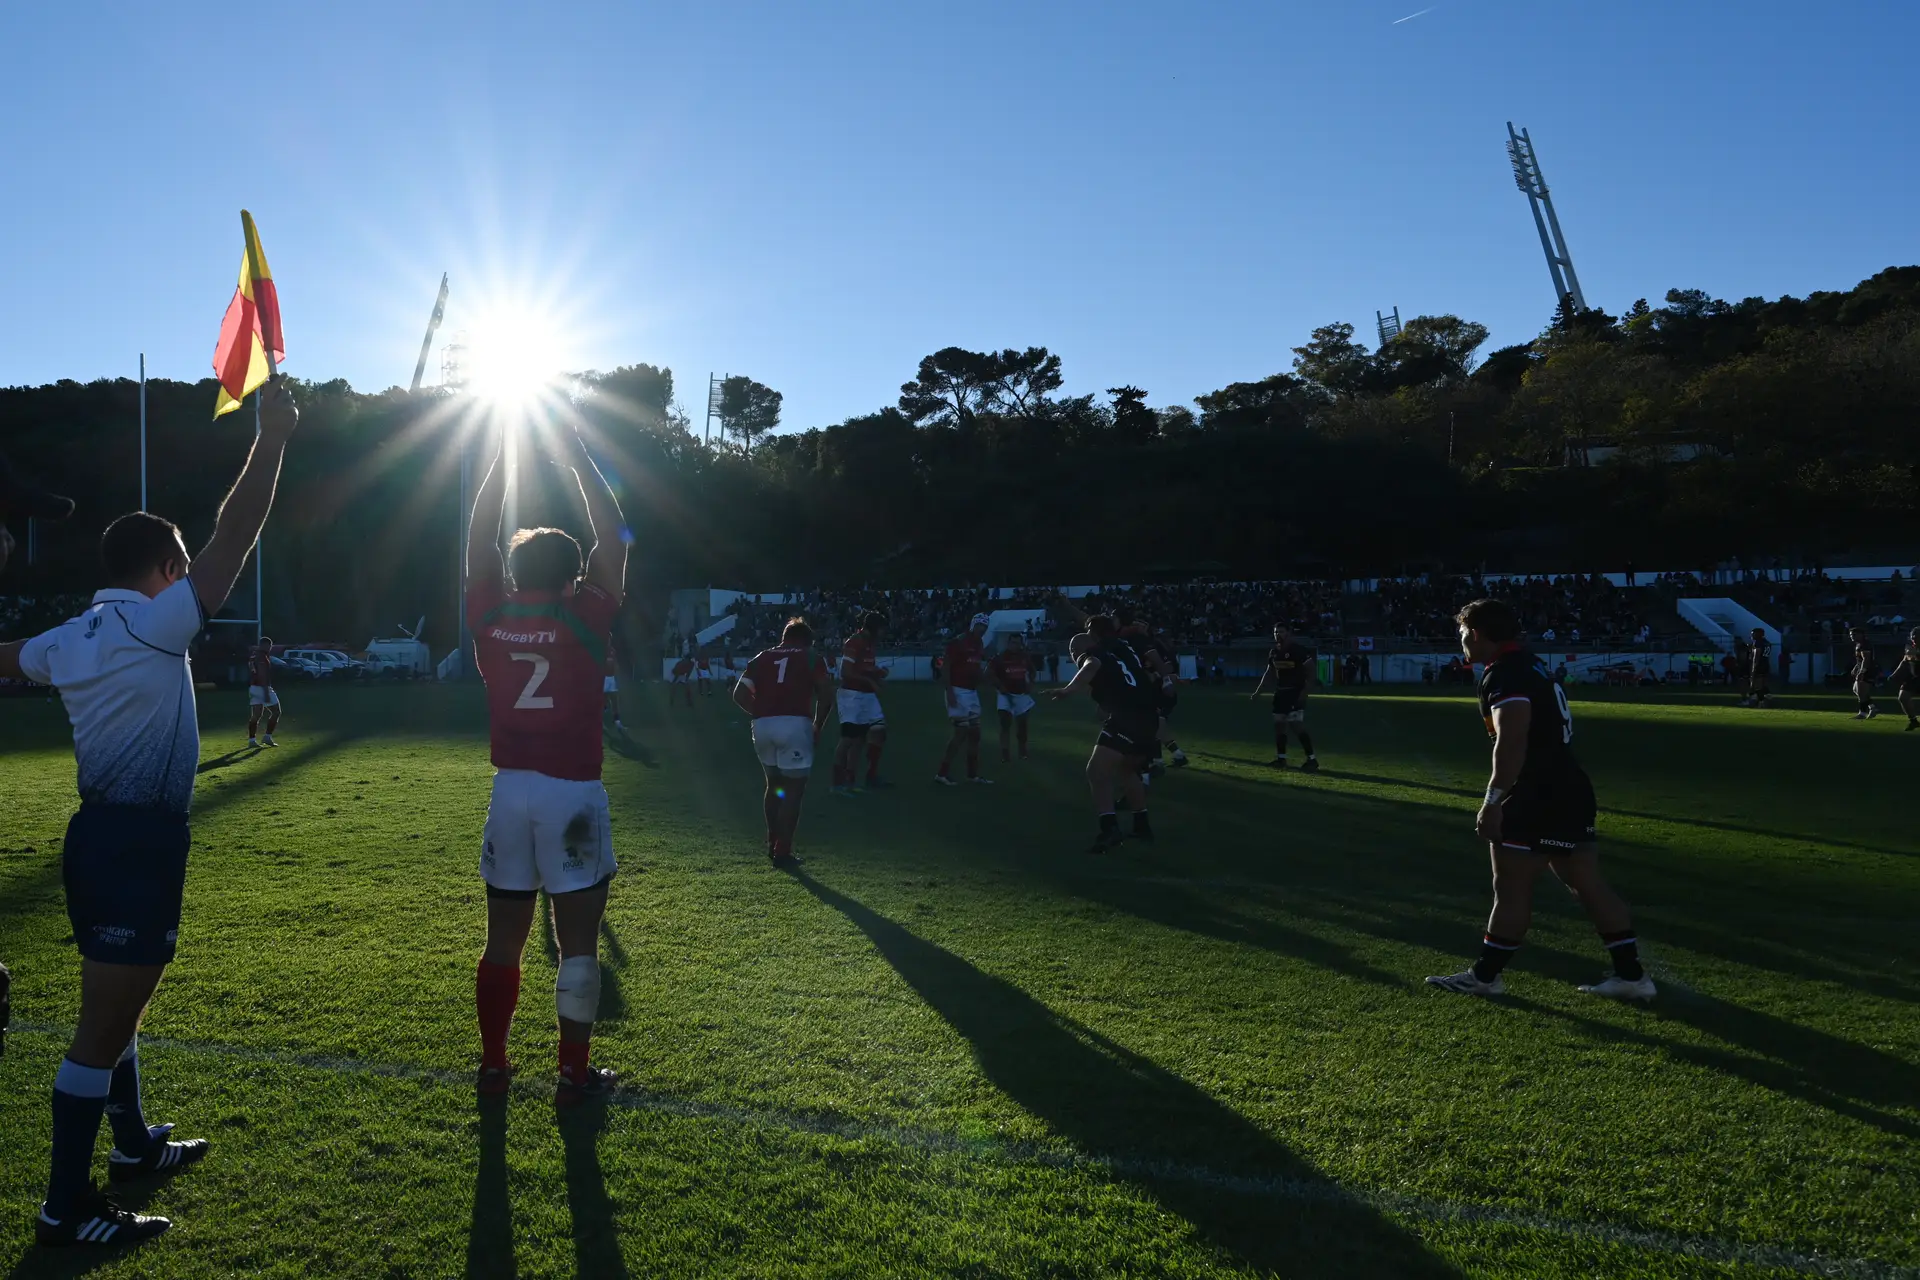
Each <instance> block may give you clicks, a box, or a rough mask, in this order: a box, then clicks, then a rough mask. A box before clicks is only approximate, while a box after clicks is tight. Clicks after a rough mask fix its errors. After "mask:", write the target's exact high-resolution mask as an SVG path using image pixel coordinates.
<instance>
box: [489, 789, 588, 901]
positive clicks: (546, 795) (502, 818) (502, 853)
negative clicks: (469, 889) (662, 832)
mask: <svg viewBox="0 0 1920 1280" xmlns="http://www.w3.org/2000/svg"><path fill="white" fill-rule="evenodd" d="M482 840H483V843H482V845H481V852H480V878H481V879H483V880H485V881H486V882H487V883H488V884H490V885H492V886H493V887H494V888H496V889H513V890H516V891H525V890H529V889H545V890H546V891H547V892H548V893H572V892H573V891H574V890H576V889H590V888H592V887H593V886H594V885H596V884H598V883H600V881H602V880H604V879H606V878H607V877H608V876H610V875H612V874H613V873H614V871H615V869H616V868H615V865H614V861H613V828H612V827H611V826H610V825H609V823H608V820H607V789H606V788H605V787H603V786H601V785H600V783H599V782H597V781H595V782H581V781H578V780H575V779H570V778H550V777H548V776H547V775H546V774H544V773H535V772H533V771H532V770H531V769H501V770H499V771H498V772H496V773H495V774H494V775H493V796H492V798H491V799H489V800H488V801H487V825H486V828H485V830H484V833H483V835H482Z"/></svg>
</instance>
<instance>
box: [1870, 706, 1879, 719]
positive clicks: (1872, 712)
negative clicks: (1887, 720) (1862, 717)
mask: <svg viewBox="0 0 1920 1280" xmlns="http://www.w3.org/2000/svg"><path fill="white" fill-rule="evenodd" d="M1879 715H1880V708H1878V707H1868V708H1867V719H1869V720H1873V719H1876V718H1878V716H1879Z"/></svg>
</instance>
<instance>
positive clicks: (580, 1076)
mask: <svg viewBox="0 0 1920 1280" xmlns="http://www.w3.org/2000/svg"><path fill="white" fill-rule="evenodd" d="M591 1047H592V1045H591V1043H590V1042H589V1041H586V1040H578V1041H576V1040H562V1041H561V1042H560V1078H561V1079H562V1080H566V1081H569V1082H570V1083H573V1084H579V1083H581V1082H582V1081H584V1080H585V1079H586V1078H587V1050H588V1049H590V1048H591Z"/></svg>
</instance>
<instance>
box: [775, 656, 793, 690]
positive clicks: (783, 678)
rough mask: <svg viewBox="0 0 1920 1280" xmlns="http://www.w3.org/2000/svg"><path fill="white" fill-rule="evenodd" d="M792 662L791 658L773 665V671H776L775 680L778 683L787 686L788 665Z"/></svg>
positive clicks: (782, 659) (783, 659)
mask: <svg viewBox="0 0 1920 1280" xmlns="http://www.w3.org/2000/svg"><path fill="white" fill-rule="evenodd" d="M790 661H792V659H790V658H781V659H780V660H779V661H777V662H775V663H774V664H773V670H774V677H773V678H774V679H775V680H776V681H778V682H779V683H780V684H785V683H786V682H787V663H788V662H790Z"/></svg>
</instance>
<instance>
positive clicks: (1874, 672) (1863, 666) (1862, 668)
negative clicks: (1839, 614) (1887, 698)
mask: <svg viewBox="0 0 1920 1280" xmlns="http://www.w3.org/2000/svg"><path fill="white" fill-rule="evenodd" d="M1847 639H1849V640H1851V641H1853V671H1852V673H1851V674H1852V676H1853V696H1854V697H1855V698H1858V699H1859V700H1860V709H1859V710H1858V711H1856V712H1854V713H1853V718H1854V719H1855V720H1871V719H1873V718H1874V717H1875V716H1877V715H1879V714H1880V708H1878V707H1876V706H1874V705H1873V686H1875V685H1876V684H1879V683H1880V657H1879V655H1878V654H1876V653H1874V651H1873V642H1872V641H1871V640H1869V639H1867V631H1866V628H1865V627H1848V628H1847Z"/></svg>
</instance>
